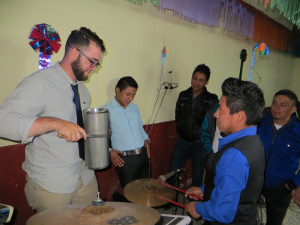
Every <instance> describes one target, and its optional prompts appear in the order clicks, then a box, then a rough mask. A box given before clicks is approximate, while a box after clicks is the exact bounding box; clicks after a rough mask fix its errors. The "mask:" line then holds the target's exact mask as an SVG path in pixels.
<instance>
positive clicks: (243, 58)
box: [239, 49, 247, 80]
mask: <svg viewBox="0 0 300 225" xmlns="http://www.w3.org/2000/svg"><path fill="white" fill-rule="evenodd" d="M240 59H241V67H240V75H239V80H242V72H243V63H244V62H245V61H246V59H247V51H246V49H242V51H241V54H240Z"/></svg>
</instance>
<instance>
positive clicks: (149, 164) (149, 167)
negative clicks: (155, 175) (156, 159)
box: [147, 159, 151, 189]
mask: <svg viewBox="0 0 300 225" xmlns="http://www.w3.org/2000/svg"><path fill="white" fill-rule="evenodd" d="M148 175H149V178H151V159H149V161H148ZM147 188H149V189H150V188H151V182H150V179H149V181H148V185H147Z"/></svg>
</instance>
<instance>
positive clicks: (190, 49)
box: [0, 0, 300, 146]
mask: <svg viewBox="0 0 300 225" xmlns="http://www.w3.org/2000/svg"><path fill="white" fill-rule="evenodd" d="M39 23H48V24H50V25H51V26H53V27H54V28H55V29H56V31H57V32H58V33H59V35H60V37H61V39H62V42H61V44H62V45H63V47H62V48H61V49H60V51H59V53H58V54H54V55H53V56H52V64H54V63H55V62H56V61H58V60H60V59H61V58H62V57H63V53H64V45H65V42H66V39H67V37H68V35H69V34H70V32H71V30H73V29H78V28H79V27H80V26H86V27H89V28H91V29H92V30H93V31H96V32H97V34H98V35H99V36H100V37H101V38H102V39H103V40H104V42H105V45H106V48H107V53H106V55H105V56H104V58H103V64H102V65H103V66H102V68H101V69H100V70H98V71H97V72H95V73H94V74H93V75H92V76H91V78H90V79H89V81H87V82H86V85H87V87H88V88H89V90H90V92H91V96H92V105H91V107H99V106H102V105H103V104H105V103H107V102H108V101H109V100H111V99H112V98H113V97H114V86H115V84H116V82H117V80H118V79H119V78H120V77H122V76H125V75H131V76H133V77H134V78H135V79H136V80H137V82H138V83H139V90H138V92H137V96H136V98H135V103H137V104H138V105H139V107H140V110H141V114H142V119H143V121H144V122H145V123H146V122H147V121H148V119H149V116H150V114H151V111H152V108H153V105H154V102H155V98H156V94H157V88H158V87H159V78H160V70H161V61H162V60H161V52H162V49H163V47H164V46H166V47H167V57H166V58H165V60H164V70H163V74H164V80H166V81H172V82H177V83H179V87H178V88H177V89H174V90H172V91H168V93H167V94H166V96H165V99H164V102H163V104H162V107H161V110H160V112H159V114H158V116H157V119H156V121H155V122H163V121H169V120H173V119H174V109H175V103H176V100H177V97H178V94H179V92H180V91H181V90H184V89H186V88H188V87H189V86H190V78H191V75H192V71H193V70H194V68H195V66H196V65H198V64H200V63H205V64H207V65H208V66H209V67H210V68H211V71H212V75H211V80H210V82H209V85H208V89H209V91H211V92H214V93H216V94H218V95H219V96H220V93H221V92H220V85H221V84H222V82H223V80H224V79H225V78H227V77H229V76H234V77H238V75H239V71H240V58H239V55H240V51H241V49H246V50H247V53H248V57H247V60H246V62H245V63H244V71H243V79H244V80H248V76H249V71H250V62H251V52H252V48H253V46H255V45H256V44H257V43H254V42H253V41H251V40H247V39H246V38H244V37H240V36H237V35H235V34H233V33H230V32H226V31H224V30H223V29H220V28H210V27H206V26H203V25H199V24H193V23H190V22H188V21H184V20H182V19H180V18H177V17H174V16H173V13H172V12H170V11H166V12H162V11H160V10H157V9H156V8H155V7H153V5H152V4H151V3H147V4H144V5H143V6H138V5H135V4H132V3H129V2H127V1H125V0H114V1H112V0H84V1H83V0H63V1H62V0H60V1H59V0H52V1H45V0H26V1H20V0H1V1H0V27H1V35H0V49H1V51H0V72H1V75H2V79H1V90H0V102H2V101H3V100H4V99H5V98H6V97H7V96H8V95H9V93H11V92H12V91H13V89H14V88H15V87H16V85H17V84H18V83H19V82H20V81H21V79H23V78H24V77H25V76H27V75H29V74H31V73H32V72H34V71H36V70H37V68H38V53H37V52H34V51H33V49H32V48H31V47H30V46H29V44H28V42H29V39H28V36H29V33H30V31H31V28H32V27H33V25H35V24H39ZM294 61H295V59H294V58H293V57H291V56H289V55H287V54H284V53H282V52H277V51H273V49H270V55H269V56H267V57H265V56H259V55H258V54H256V59H255V62H254V67H253V79H252V81H253V82H257V83H258V84H259V85H260V87H261V88H262V89H263V90H264V93H265V98H266V102H267V103H268V104H269V103H270V101H271V99H272V96H273V94H274V92H275V91H276V90H278V89H281V88H287V87H288V88H289V87H291V85H292V77H293V79H294V80H293V81H294V82H293V87H294V88H296V87H298V86H299V83H300V81H299V79H296V78H295V76H293V71H294V68H293V67H294V64H296V63H294ZM298 62H299V61H298ZM298 64H299V63H298ZM170 70H172V71H173V73H172V76H169V75H168V74H167V72H168V71H170ZM297 70H298V71H299V67H298V69H297ZM294 73H295V72H294ZM295 82H296V83H297V84H298V85H297V84H296V83H295ZM8 144H12V143H11V142H7V141H4V140H0V146H1V145H2V146H3V145H8Z"/></svg>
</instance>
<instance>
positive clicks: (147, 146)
mask: <svg viewBox="0 0 300 225" xmlns="http://www.w3.org/2000/svg"><path fill="white" fill-rule="evenodd" d="M144 143H145V144H144V146H145V147H146V149H147V155H148V158H149V159H150V155H151V150H150V142H149V140H145V142H144Z"/></svg>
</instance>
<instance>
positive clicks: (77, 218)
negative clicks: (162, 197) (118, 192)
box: [26, 202, 160, 225]
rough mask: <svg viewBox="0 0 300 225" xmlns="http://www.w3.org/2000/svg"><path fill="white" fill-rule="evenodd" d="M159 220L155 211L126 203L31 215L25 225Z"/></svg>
mask: <svg viewBox="0 0 300 225" xmlns="http://www.w3.org/2000/svg"><path fill="white" fill-rule="evenodd" d="M159 219H160V214H159V212H158V211H157V210H155V209H152V208H150V207H146V206H142V205H137V204H133V203H126V202H105V203H104V205H102V206H91V205H81V204H74V205H68V206H64V207H60V208H55V209H49V210H46V211H44V212H40V213H38V214H35V215H33V216H32V217H30V218H29V220H27V222H26V225H40V224H43V225H57V224H59V225H87V224H89V225H96V224H97V225H99V224H101V225H102V224H137V225H153V224H156V223H157V222H158V221H159Z"/></svg>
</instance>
